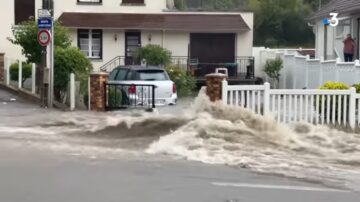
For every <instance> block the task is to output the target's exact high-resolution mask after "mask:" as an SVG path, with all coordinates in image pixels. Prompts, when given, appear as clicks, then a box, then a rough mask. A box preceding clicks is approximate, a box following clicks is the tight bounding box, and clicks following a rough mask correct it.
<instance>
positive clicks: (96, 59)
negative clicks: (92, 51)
mask: <svg viewBox="0 0 360 202" xmlns="http://www.w3.org/2000/svg"><path fill="white" fill-rule="evenodd" d="M87 58H88V59H89V60H91V61H92V62H103V59H102V58H93V57H87Z"/></svg>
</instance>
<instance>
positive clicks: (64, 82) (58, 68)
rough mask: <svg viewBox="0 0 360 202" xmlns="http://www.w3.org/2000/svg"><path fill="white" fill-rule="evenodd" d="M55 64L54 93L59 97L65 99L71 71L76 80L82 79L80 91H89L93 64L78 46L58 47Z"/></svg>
mask: <svg viewBox="0 0 360 202" xmlns="http://www.w3.org/2000/svg"><path fill="white" fill-rule="evenodd" d="M54 66H55V67H54V69H55V72H54V77H55V80H54V93H55V97H56V98H57V99H59V100H62V99H63V96H64V93H65V92H66V91H67V87H68V84H69V81H70V74H71V73H74V74H75V77H76V80H77V81H80V93H84V92H86V91H87V88H88V85H87V84H88V77H89V73H90V72H91V71H92V64H91V63H90V61H89V59H88V58H86V56H85V55H84V54H83V53H82V52H81V51H80V50H79V49H78V48H75V47H71V48H66V49H63V48H56V49H55V64H54Z"/></svg>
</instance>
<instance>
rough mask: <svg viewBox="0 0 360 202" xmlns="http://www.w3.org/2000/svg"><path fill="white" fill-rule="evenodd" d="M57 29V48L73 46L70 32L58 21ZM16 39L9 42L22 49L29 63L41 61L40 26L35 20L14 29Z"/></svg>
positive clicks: (55, 43)
mask: <svg viewBox="0 0 360 202" xmlns="http://www.w3.org/2000/svg"><path fill="white" fill-rule="evenodd" d="M54 29H55V41H54V45H55V47H60V48H68V47H70V46H71V39H70V35H69V32H68V30H67V29H66V28H65V27H63V26H61V24H60V23H59V22H58V21H56V22H55V23H54ZM12 32H13V35H14V38H13V39H11V38H8V40H9V41H10V42H11V43H13V44H15V45H19V46H21V47H22V53H23V55H24V56H25V57H26V58H27V62H28V63H37V64H39V63H40V61H41V50H42V46H40V45H39V43H38V41H37V34H38V26H37V23H36V22H35V20H28V21H24V22H23V23H21V24H20V26H17V27H13V28H12Z"/></svg>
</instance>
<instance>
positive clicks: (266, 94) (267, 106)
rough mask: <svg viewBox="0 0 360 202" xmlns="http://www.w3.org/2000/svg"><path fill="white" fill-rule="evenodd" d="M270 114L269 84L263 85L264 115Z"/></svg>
mask: <svg viewBox="0 0 360 202" xmlns="http://www.w3.org/2000/svg"><path fill="white" fill-rule="evenodd" d="M269 112H270V83H268V82H266V83H264V115H268V114H269Z"/></svg>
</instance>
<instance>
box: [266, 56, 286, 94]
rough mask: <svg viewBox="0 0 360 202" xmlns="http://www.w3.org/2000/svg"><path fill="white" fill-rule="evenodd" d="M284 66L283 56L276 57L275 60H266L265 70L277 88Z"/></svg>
mask: <svg viewBox="0 0 360 202" xmlns="http://www.w3.org/2000/svg"><path fill="white" fill-rule="evenodd" d="M282 68H283V61H282V60H281V58H276V59H274V60H267V61H266V64H265V68H264V72H265V73H266V75H267V76H268V77H270V78H271V79H272V80H273V85H274V87H275V88H277V87H278V84H279V80H280V71H281V69H282ZM274 82H276V83H274Z"/></svg>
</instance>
